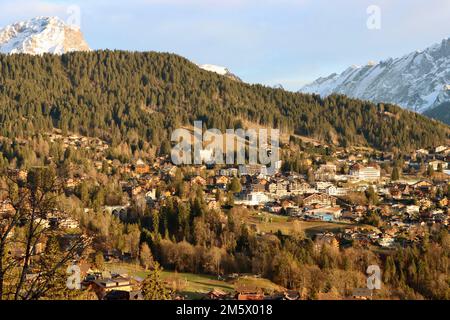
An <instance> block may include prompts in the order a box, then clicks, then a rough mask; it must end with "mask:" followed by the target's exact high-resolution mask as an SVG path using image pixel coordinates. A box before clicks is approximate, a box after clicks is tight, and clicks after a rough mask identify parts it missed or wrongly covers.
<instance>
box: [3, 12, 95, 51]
mask: <svg viewBox="0 0 450 320" xmlns="http://www.w3.org/2000/svg"><path fill="white" fill-rule="evenodd" d="M89 50H90V48H89V46H88V44H87V43H86V41H85V40H84V38H83V34H82V33H81V31H80V30H79V29H78V28H76V27H72V26H69V25H67V24H65V23H64V22H63V21H62V20H60V19H59V18H56V17H37V18H34V19H31V20H28V21H23V22H17V23H14V24H11V25H9V26H6V27H5V28H3V29H0V53H26V54H43V53H54V54H63V53H66V52H71V51H89Z"/></svg>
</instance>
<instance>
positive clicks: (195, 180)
mask: <svg viewBox="0 0 450 320" xmlns="http://www.w3.org/2000/svg"><path fill="white" fill-rule="evenodd" d="M191 185H192V186H193V185H198V186H206V180H205V179H204V178H202V177H200V176H196V177H195V178H193V179H191Z"/></svg>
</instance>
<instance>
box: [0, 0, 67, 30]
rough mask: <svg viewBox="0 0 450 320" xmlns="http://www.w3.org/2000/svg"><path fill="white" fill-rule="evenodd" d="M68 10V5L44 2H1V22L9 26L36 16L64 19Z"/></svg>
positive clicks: (29, 0) (2, 0)
mask: <svg viewBox="0 0 450 320" xmlns="http://www.w3.org/2000/svg"><path fill="white" fill-rule="evenodd" d="M67 8H68V5H63V4H61V3H53V2H49V1H42V0H17V1H4V0H0V21H1V22H2V25H7V24H10V23H13V22H16V21H19V20H23V19H29V18H33V17H36V16H59V17H63V16H64V15H66V11H67Z"/></svg>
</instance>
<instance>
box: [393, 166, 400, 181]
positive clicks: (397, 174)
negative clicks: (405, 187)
mask: <svg viewBox="0 0 450 320" xmlns="http://www.w3.org/2000/svg"><path fill="white" fill-rule="evenodd" d="M391 180H392V181H398V180H400V170H399V169H398V167H394V168H393V169H392V174H391Z"/></svg>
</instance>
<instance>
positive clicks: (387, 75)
mask: <svg viewBox="0 0 450 320" xmlns="http://www.w3.org/2000/svg"><path fill="white" fill-rule="evenodd" d="M449 83H450V38H448V39H445V40H443V41H442V42H441V43H439V44H436V45H433V46H431V47H429V48H427V49H425V50H423V51H416V52H412V53H410V54H407V55H405V56H403V57H401V58H397V59H392V58H391V59H388V60H385V61H381V62H379V63H373V62H372V63H369V64H367V65H365V66H352V67H350V68H348V69H347V70H345V71H344V72H342V73H341V74H335V73H334V74H332V75H330V76H328V77H325V78H319V79H317V80H316V81H314V82H313V83H311V84H309V85H306V86H304V87H303V88H302V89H300V92H303V93H316V94H320V95H322V96H328V95H330V94H332V93H340V94H345V95H347V96H350V97H354V98H359V99H364V100H370V101H373V102H387V103H395V104H398V105H400V106H403V107H405V108H407V109H410V110H413V111H417V112H424V111H426V110H428V109H430V108H434V107H436V106H438V105H440V104H442V103H443V102H445V101H448V100H447V99H448V98H449V94H448V89H447V88H448V85H449Z"/></svg>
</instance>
